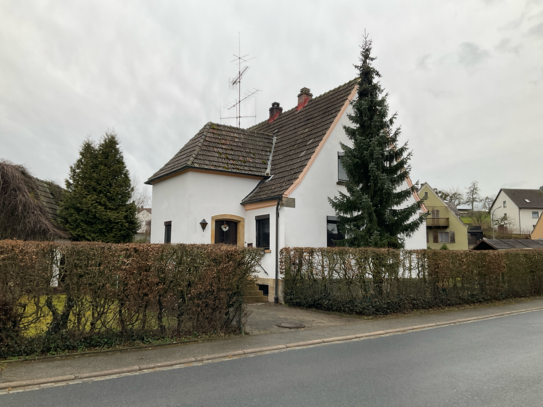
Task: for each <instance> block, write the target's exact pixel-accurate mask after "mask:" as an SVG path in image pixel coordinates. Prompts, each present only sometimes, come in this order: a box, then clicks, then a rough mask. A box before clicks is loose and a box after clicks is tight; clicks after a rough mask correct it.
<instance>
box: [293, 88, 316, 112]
mask: <svg viewBox="0 0 543 407" xmlns="http://www.w3.org/2000/svg"><path fill="white" fill-rule="evenodd" d="M312 98H313V94H312V93H311V91H310V90H309V88H302V89H300V94H299V95H298V107H297V108H296V110H300V109H302V108H303V107H304V106H305V105H307V102H309V101H310V100H311V99H312Z"/></svg>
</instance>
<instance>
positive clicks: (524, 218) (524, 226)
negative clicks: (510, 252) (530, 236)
mask: <svg viewBox="0 0 543 407" xmlns="http://www.w3.org/2000/svg"><path fill="white" fill-rule="evenodd" d="M504 201H505V202H506V208H504V207H503V202H504ZM500 206H501V208H499V207H500ZM496 208H499V209H496ZM494 210H495V212H494V215H493V219H494V220H498V219H501V218H502V217H503V215H504V214H505V213H507V219H509V220H511V221H512V229H513V233H532V230H533V228H534V225H535V224H537V220H538V219H539V217H540V216H541V214H542V213H543V208H541V209H523V208H522V209H520V210H519V208H518V206H517V205H515V204H514V203H513V201H512V200H511V199H510V198H509V197H508V196H507V194H506V193H505V192H503V191H500V193H499V194H498V198H497V199H496V201H495V203H494V206H493V207H492V208H491V211H494ZM533 211H537V213H538V218H537V219H536V218H532V212H533Z"/></svg>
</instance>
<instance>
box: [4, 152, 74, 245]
mask: <svg viewBox="0 0 543 407" xmlns="http://www.w3.org/2000/svg"><path fill="white" fill-rule="evenodd" d="M62 193H63V189H62V188H61V187H60V186H58V185H56V184H55V183H53V182H50V181H42V180H40V179H38V178H35V177H33V176H32V175H30V173H29V172H28V170H27V169H26V168H24V167H23V166H21V165H15V164H11V163H9V162H7V161H2V160H0V239H19V240H56V241H62V240H68V239H70V237H71V236H70V234H69V233H68V232H66V231H65V230H64V229H63V228H62V227H61V226H60V225H59V223H58V221H57V212H58V205H59V203H60V200H61V198H62Z"/></svg>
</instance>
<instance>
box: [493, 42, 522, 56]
mask: <svg viewBox="0 0 543 407" xmlns="http://www.w3.org/2000/svg"><path fill="white" fill-rule="evenodd" d="M494 48H495V49H496V50H497V51H499V52H505V53H512V54H516V55H517V56H518V55H519V52H520V50H521V49H522V45H520V44H517V45H513V41H512V40H511V38H504V39H502V40H501V41H500V42H499V44H498V45H496V46H495V47H494Z"/></svg>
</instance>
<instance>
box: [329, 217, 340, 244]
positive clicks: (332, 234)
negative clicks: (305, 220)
mask: <svg viewBox="0 0 543 407" xmlns="http://www.w3.org/2000/svg"><path fill="white" fill-rule="evenodd" d="M326 232H327V236H326V245H327V247H336V246H337V244H336V243H335V242H334V240H342V239H343V235H342V234H341V233H340V231H339V229H338V227H337V221H335V220H328V221H327V223H326Z"/></svg>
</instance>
